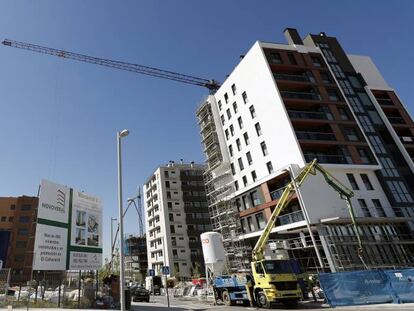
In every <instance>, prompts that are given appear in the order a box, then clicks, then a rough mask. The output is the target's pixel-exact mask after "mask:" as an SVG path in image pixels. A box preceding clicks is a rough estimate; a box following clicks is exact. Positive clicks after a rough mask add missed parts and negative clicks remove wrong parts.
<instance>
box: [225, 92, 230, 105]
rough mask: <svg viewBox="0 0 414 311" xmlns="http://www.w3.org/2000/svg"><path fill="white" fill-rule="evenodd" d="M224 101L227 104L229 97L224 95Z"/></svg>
mask: <svg viewBox="0 0 414 311" xmlns="http://www.w3.org/2000/svg"><path fill="white" fill-rule="evenodd" d="M224 101H225V102H226V104H227V103H228V102H229V95H227V93H224Z"/></svg>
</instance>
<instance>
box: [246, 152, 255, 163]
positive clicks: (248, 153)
mask: <svg viewBox="0 0 414 311" xmlns="http://www.w3.org/2000/svg"><path fill="white" fill-rule="evenodd" d="M246 158H247V163H249V165H252V163H253V159H252V155H251V154H250V151H249V152H247V153H246Z"/></svg>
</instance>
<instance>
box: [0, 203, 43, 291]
mask: <svg viewBox="0 0 414 311" xmlns="http://www.w3.org/2000/svg"><path fill="white" fill-rule="evenodd" d="M37 204H38V198H37V197H29V196H21V197H0V244H1V247H0V248H1V249H2V251H1V252H0V257H1V258H0V260H2V262H3V268H6V269H10V284H25V283H26V282H27V281H29V280H31V279H32V261H33V248H34V235H35V230H36V218H37Z"/></svg>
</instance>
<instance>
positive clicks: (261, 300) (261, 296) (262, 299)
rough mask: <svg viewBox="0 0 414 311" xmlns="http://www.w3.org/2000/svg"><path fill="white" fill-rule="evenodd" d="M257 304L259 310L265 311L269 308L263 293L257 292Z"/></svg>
mask: <svg viewBox="0 0 414 311" xmlns="http://www.w3.org/2000/svg"><path fill="white" fill-rule="evenodd" d="M257 304H258V305H259V307H260V308H266V309H269V308H270V303H269V300H267V297H266V295H265V293H264V292H259V293H258V294H257Z"/></svg>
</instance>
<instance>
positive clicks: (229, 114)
mask: <svg viewBox="0 0 414 311" xmlns="http://www.w3.org/2000/svg"><path fill="white" fill-rule="evenodd" d="M226 113H227V118H228V119H229V120H230V119H231V112H230V109H227V110H226Z"/></svg>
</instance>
